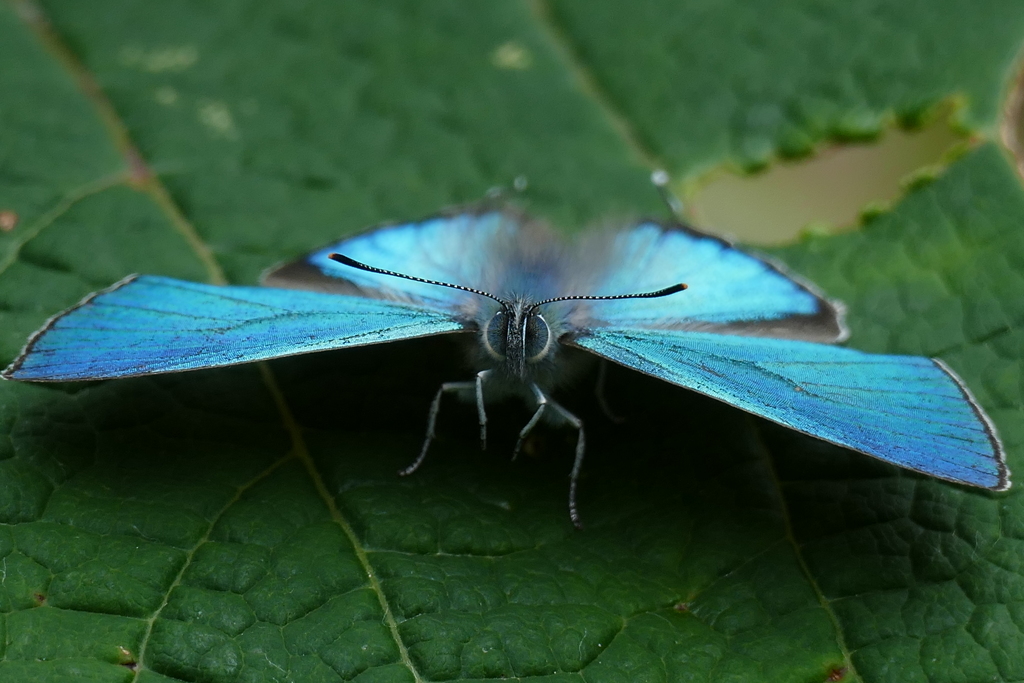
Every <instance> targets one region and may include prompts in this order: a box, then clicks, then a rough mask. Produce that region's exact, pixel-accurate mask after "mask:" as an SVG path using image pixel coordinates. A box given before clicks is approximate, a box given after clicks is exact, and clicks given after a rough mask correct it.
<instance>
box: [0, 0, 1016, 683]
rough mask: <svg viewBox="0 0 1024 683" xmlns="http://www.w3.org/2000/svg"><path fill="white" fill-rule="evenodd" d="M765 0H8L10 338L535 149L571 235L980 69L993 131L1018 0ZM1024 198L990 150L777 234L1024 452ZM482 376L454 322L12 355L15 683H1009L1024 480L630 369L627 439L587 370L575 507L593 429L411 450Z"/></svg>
mask: <svg viewBox="0 0 1024 683" xmlns="http://www.w3.org/2000/svg"><path fill="white" fill-rule="evenodd" d="M748 5H750V3H716V4H707V3H697V2H688V3H685V4H683V5H682V6H681V7H676V6H674V5H673V6H671V7H668V6H664V5H663V4H661V3H658V4H655V3H645V4H642V5H639V6H638V9H631V10H629V11H626V10H625V9H623V8H624V7H625V5H621V4H616V3H603V2H602V3H587V4H586V5H584V4H583V3H581V2H579V1H578V0H576V2H575V3H574V2H572V1H571V0H557V1H556V2H554V3H553V4H552V6H551V7H547V6H545V5H543V4H542V3H537V4H535V5H529V6H528V5H526V4H516V3H511V4H510V3H504V4H497V5H495V4H493V3H479V4H476V3H456V2H431V3H417V2H412V1H411V0H410V1H409V2H404V3H399V2H392V3H372V2H349V3H334V2H327V1H326V0H322V1H321V0H309V1H306V2H295V3H276V4H274V3H261V2H256V1H254V0H246V1H243V0H227V1H224V2H218V3H199V2H186V1H185V0H176V1H168V2H163V3H159V4H153V3H146V2H141V0H140V1H138V2H129V1H128V0H95V1H94V2H90V3H79V2H74V1H73V0H54V1H52V2H46V3H45V4H44V5H43V6H42V7H37V6H35V5H33V4H29V3H26V2H13V3H9V4H3V5H0V44H2V45H3V46H4V49H3V50H0V92H3V93H5V94H8V95H11V96H5V97H2V98H0V128H2V129H3V130H4V131H5V132H6V134H5V136H4V139H3V143H2V144H0V210H8V211H14V212H16V213H17V215H18V218H19V222H18V225H17V226H16V227H15V228H14V229H13V230H10V231H9V232H0V356H2V358H0V361H3V360H6V359H9V358H11V357H13V355H14V354H15V353H16V352H17V349H18V348H19V346H20V344H21V343H22V341H23V340H24V338H25V337H26V336H27V335H28V334H29V333H30V332H31V331H32V330H33V329H35V328H36V327H38V326H39V325H40V324H41V323H42V322H43V321H44V320H45V319H46V318H47V317H48V316H49V315H51V314H53V313H54V312H56V311H58V310H60V309H61V308H63V307H65V306H67V305H70V304H72V303H74V302H75V301H77V300H78V299H79V298H80V297H81V296H83V295H84V294H86V293H87V292H89V291H92V290H94V289H97V288H99V287H103V286H106V285H108V284H110V283H111V282H113V281H115V280H117V279H119V278H121V277H123V276H124V275H126V274H128V273H131V272H148V273H155V274H163V275H172V276H175V277H182V278H187V279H193V280H200V281H202V280H206V281H230V282H236V283H252V282H254V281H255V280H256V278H257V276H258V274H259V272H260V271H261V270H262V269H263V268H266V267H268V266H270V265H273V264H274V263H275V262H277V261H279V260H282V259H284V258H288V257H290V256H293V255H295V254H297V253H300V252H302V251H304V250H307V249H309V248H312V247H315V246H319V245H321V244H323V243H325V242H327V241H329V240H331V239H334V238H337V237H338V236H340V235H343V234H346V233H350V232H353V231H355V230H358V229H360V228H362V227H364V226H365V225H368V224H372V223H375V222H377V221H381V220H389V219H403V218H415V217H419V216H421V215H424V214H428V213H431V212H433V211H436V210H437V209H439V208H440V207H442V206H443V205H446V204H449V203H453V202H466V201H472V200H475V199H477V198H479V197H481V196H482V195H483V194H484V193H485V191H486V190H487V189H488V188H489V187H491V186H495V185H503V186H509V185H510V184H511V183H512V179H513V178H514V177H516V176H518V175H524V176H526V177H527V178H528V180H529V183H530V185H529V189H528V190H527V192H526V193H525V194H524V195H523V197H522V201H523V202H524V203H528V204H529V208H530V209H531V210H532V211H534V212H536V213H538V214H541V215H544V216H547V217H549V218H551V219H552V220H553V221H554V222H556V223H558V224H559V225H562V226H565V227H566V228H567V229H576V228H578V227H580V226H581V225H584V224H585V223H587V222H588V221H591V220H594V219H609V218H611V219H615V218H617V217H622V216H626V215H630V214H632V213H636V212H643V211H657V210H658V206H657V197H656V195H655V194H654V193H653V192H652V191H651V190H650V188H649V186H648V183H647V179H646V174H647V172H648V171H649V170H650V168H649V166H647V165H646V164H650V163H652V159H663V160H665V161H666V163H667V164H668V165H669V166H670V167H672V168H675V169H678V170H681V171H686V172H689V171H691V170H700V169H704V168H708V167H711V166H715V165H719V164H721V163H723V162H728V161H734V162H739V163H743V164H747V165H755V164H758V163H764V162H765V161H766V160H768V159H769V158H770V156H771V155H773V154H774V153H776V152H777V151H783V152H787V153H789V152H792V153H796V152H804V151H807V149H809V148H810V145H812V144H813V143H815V142H817V141H818V140H820V139H822V138H823V137H824V136H832V135H860V134H866V133H871V132H874V131H875V130H877V129H878V127H879V126H880V125H882V124H884V123H885V122H886V117H887V116H889V112H894V113H895V115H896V116H898V117H899V118H901V119H913V118H914V117H917V116H920V114H921V112H922V111H924V110H926V109H928V108H929V107H930V106H932V105H933V104H935V103H936V102H939V101H941V100H944V99H947V98H950V97H958V96H959V97H962V98H963V99H964V101H965V105H964V109H962V110H961V119H962V124H963V125H964V126H965V127H967V128H970V129H972V130H974V131H975V132H977V133H978V134H979V135H980V136H984V135H990V134H991V131H992V130H994V129H995V116H996V115H997V113H998V111H999V109H1000V101H999V98H1000V94H1001V92H1002V90H1003V89H1004V86H1005V82H1006V79H1007V73H1008V70H1009V68H1010V62H1011V60H1012V57H1013V55H1015V54H1016V53H1017V51H1018V50H1019V48H1020V43H1021V37H1022V36H1024V13H1022V12H1021V11H1020V10H1019V9H1017V8H1016V6H1015V5H1013V4H1012V3H995V2H993V3H989V4H988V5H987V6H986V7H983V8H981V9H974V7H975V6H974V5H972V6H971V8H970V9H968V8H967V7H966V5H961V4H960V3H954V2H944V3H942V4H941V6H937V5H936V4H935V3H929V4H927V5H926V4H924V3H921V4H914V3H911V4H906V3H904V4H899V3H897V4H885V5H883V4H878V5H875V4H873V3H867V2H858V3H846V4H844V5H842V6H840V5H837V4H835V3H811V2H803V3H795V2H794V3H783V4H782V5H781V6H780V8H779V9H778V12H779V17H778V19H777V20H773V21H766V20H765V18H764V17H763V16H761V15H759V14H758V12H761V11H764V10H758V9H754V8H753V7H752V6H749V7H748ZM936 7H937V8H936ZM701 18H703V19H702V21H697V19H701ZM730 26H732V27H733V28H731V29H730V28H729V27H730ZM680 27H682V28H680ZM684 30H685V31H686V33H685V34H684V33H683V32H682V31H684ZM611 37H614V39H612V38H611ZM605 38H607V40H605ZM730 41H731V42H730ZM804 45H806V46H807V49H806V50H800V49H799V46H804ZM879 46H883V47H885V49H884V50H883V49H879ZM723 102H726V104H727V105H728V106H725V105H723V104H722V103H723ZM811 105H813V106H811ZM722 107H724V108H722ZM695 111H696V112H697V114H694V113H693V112H695ZM780 111H781V112H789V113H788V114H787V115H786V116H782V115H780V114H778V112H780ZM716 112H717V113H716ZM773 117H774V118H773ZM638 141H643V142H642V143H641V142H638ZM794 141H795V142H794ZM686 179H687V177H686V176H683V180H684V181H685V180H686ZM1022 222H1024V193H1022V191H1021V187H1020V181H1019V178H1018V177H1017V175H1016V174H1015V172H1014V170H1013V168H1012V166H1011V165H1010V164H1009V163H1008V162H1007V160H1006V159H1004V158H1003V156H1002V153H1001V152H1000V150H999V149H998V148H997V147H996V146H995V145H993V144H987V145H985V144H983V145H981V146H980V147H979V148H977V149H975V150H974V151H972V152H969V153H967V154H966V155H965V156H963V157H962V158H960V159H958V160H957V161H955V162H954V163H952V165H951V166H950V167H949V168H948V169H947V170H946V171H945V172H944V173H943V174H942V175H941V176H940V177H939V178H938V179H937V180H936V181H935V182H934V183H931V184H928V185H919V186H917V187H915V188H913V189H912V190H911V191H909V192H908V194H907V196H906V197H905V199H904V200H903V201H902V202H901V203H900V204H899V205H898V206H896V207H895V208H894V210H893V211H892V212H890V213H888V214H884V215H880V216H877V217H875V218H873V219H872V220H870V221H868V222H867V223H866V224H865V225H864V226H862V227H861V229H860V230H858V231H856V232H853V233H850V234H847V235H845V236H841V237H833V238H820V239H814V240H810V241H808V242H806V243H803V244H800V245H798V246H793V247H789V248H786V249H782V250H779V251H778V252H777V256H779V257H780V258H783V259H784V260H786V261H787V262H789V263H790V264H792V265H793V266H794V267H795V268H797V269H798V270H799V271H800V272H802V273H804V274H806V275H808V276H809V277H811V278H812V279H814V280H816V281H817V282H819V283H820V284H821V285H822V286H823V287H824V288H825V289H826V290H827V291H828V292H829V294H830V295H832V296H836V297H839V298H842V299H844V300H845V301H846V302H847V304H848V305H849V307H850V312H851V316H850V317H851V325H852V327H853V331H854V336H853V338H852V339H851V342H850V343H851V345H853V346H855V347H857V348H862V349H865V350H871V351H890V352H901V353H923V354H929V355H937V356H939V357H941V358H943V359H944V360H946V361H947V362H948V363H949V364H950V365H952V366H953V367H954V368H955V369H956V370H957V371H958V372H959V373H961V375H962V376H963V377H964V378H965V379H966V380H967V382H968V384H969V385H970V386H971V387H972V389H973V390H974V391H975V393H976V394H977V396H978V398H979V399H980V401H981V402H982V403H983V404H984V406H985V407H986V409H987V410H988V411H989V412H990V414H991V415H992V417H993V419H994V420H995V421H996V423H997V426H998V427H999V429H1000V431H1001V433H1002V434H1003V436H1004V439H1005V441H1006V445H1007V447H1008V450H1009V453H1010V467H1011V469H1015V470H1016V471H1017V472H1024V427H1022V425H1024V420H1022V418H1024V408H1022V405H1024V396H1022V394H1024V384H1022V379H1021V378H1022V377H1024V368H1022V367H1021V358H1022V356H1024V353H1022V352H1024V337H1022V334H1024V330H1022V325H1024V300H1022V299H1021V297H1020V292H1021V291H1024V286H1022V285H1024V283H1022V282H1021V280H1022V275H1021V274H1022V273H1024V232H1022V231H1021V230H1020V227H1019V226H1020V225H1021V224H1022ZM466 372H467V369H466V367H465V366H464V365H463V363H462V362H461V353H460V349H459V348H458V347H457V345H455V344H453V343H451V342H450V341H449V340H445V339H434V340H418V341H412V342H400V343H396V344H391V345H385V346H382V347H368V348H363V349H353V350H349V351H346V352H338V353H325V354H317V355H314V356H308V357H302V358H294V359H287V360H282V361H277V362H274V363H271V364H269V365H268V366H266V367H259V366H243V367H238V368H231V369H224V370H218V371H207V372H197V373H187V374H181V375H168V376H163V377H158V378H143V379H137V380H125V381H115V382H107V383H92V384H75V385H66V386H50V387H39V386H31V385H24V384H16V383H10V382H8V383H3V384H0V648H2V650H0V679H3V680H12V681H23V680H24V681H36V680H40V681H50V680H52V681H64V680H71V679H74V680H86V681H103V682H107V681H131V680H138V681H141V682H144V683H158V682H164V683H166V682H168V681H313V682H317V681H342V680H358V681H360V682H363V683H366V682H371V681H372V682H376V681H416V680H422V681H425V680H460V681H472V680H487V679H494V678H502V677H505V678H526V677H533V678H542V679H543V680H546V681H581V680H586V681H602V682H603V681H716V682H718V681H752V680H756V681H808V682H809V681H825V680H838V679H840V678H841V679H843V680H852V679H856V678H860V679H863V680H866V681H894V682H895V681H930V682H932V681H982V680H986V681H988V680H1021V679H1024V655H1022V653H1024V607H1022V606H1024V503H1022V501H1024V498H1021V496H1020V495H1019V493H1018V492H1016V491H1015V490H1014V491H1011V492H1010V493H1007V494H988V493H985V492H979V491H975V490H967V489H964V488H962V487H956V486H952V485H949V484H944V483H940V482H937V481H933V480H930V479H927V478H925V477H920V476H917V475H913V474H909V473H906V472H902V471H899V470H897V469H895V468H892V467H889V466H886V465H883V464H881V463H878V462H876V461H873V460H870V459H869V458H866V457H864V456H861V455H857V454H852V453H849V452H846V451H843V450H842V449H839V448H835V447H832V446H828V445H825V444H822V443H820V442H817V441H814V440H812V439H808V438H805V437H802V436H800V435H797V434H794V433H791V432H787V431H785V430H783V429H781V428H776V427H773V426H770V425H767V424H765V423H763V422H761V421H759V420H757V419H754V418H751V417H748V416H746V415H744V414H741V413H739V412H737V411H734V410H731V409H729V408H727V407H724V406H721V405H718V404H716V403H713V402H711V401H708V400H705V399H702V398H700V397H698V396H695V395H692V394H689V393H688V392H685V391H682V390H678V389H675V388H672V387H669V386H666V385H662V384H659V383H658V382H655V381H652V380H648V379H646V378H642V377H638V376H636V375H633V374H630V373H628V372H626V371H625V370H614V369H613V370H612V372H611V373H610V377H609V384H610V388H611V390H612V391H611V394H612V401H613V403H614V405H615V406H616V407H617V408H619V409H620V410H621V411H622V412H624V413H626V414H627V415H628V417H629V420H628V421H627V422H626V423H625V424H624V425H613V424H609V423H608V422H607V421H606V420H604V419H603V418H602V417H601V415H600V411H599V410H597V407H596V406H595V402H594V401H593V400H591V399H590V397H589V396H590V387H589V385H588V382H590V381H592V379H593V378H592V377H588V378H586V380H585V381H583V382H581V384H580V386H579V387H577V390H576V391H575V392H567V393H566V395H565V400H566V403H567V404H568V405H569V407H570V408H571V409H573V410H574V411H577V412H579V414H580V415H581V416H582V417H583V418H584V420H585V422H586V423H587V426H588V437H589V441H590V443H591V448H590V452H589V456H588V463H587V466H586V469H585V476H584V480H583V482H582V489H581V500H580V504H581V510H582V513H583V514H584V517H585V521H586V523H587V529H586V530H585V531H584V532H582V533H581V532H576V531H574V530H573V529H572V527H571V525H570V524H569V521H568V514H567V510H566V495H567V473H568V468H569V464H570V458H571V451H572V434H570V433H566V432H563V431H560V430H554V429H552V430H547V431H544V432H543V433H541V434H539V435H538V437H537V438H536V439H535V440H533V441H532V442H530V444H529V448H528V449H527V450H528V451H529V453H528V454H529V455H531V456H533V457H523V458H520V461H519V462H515V463H510V462H508V458H507V455H508V454H509V453H510V452H511V446H512V444H513V443H514V436H515V433H516V431H517V430H518V429H519V428H520V427H521V426H522V424H523V421H524V420H525V419H526V418H527V417H528V413H527V412H526V411H525V409H524V408H523V407H521V406H518V405H516V404H514V403H510V404H508V405H503V406H495V407H494V408H493V409H492V410H491V418H492V421H493V424H492V431H493V434H492V443H491V447H490V450H489V451H488V452H487V453H484V454H481V453H480V452H479V451H478V450H477V447H476V444H475V442H474V440H473V437H474V433H475V424H474V415H473V411H472V410H471V409H469V408H468V407H466V406H459V405H457V404H453V405H447V404H446V406H445V409H444V412H443V413H442V419H441V424H440V432H441V437H440V438H439V440H438V442H437V443H436V445H435V447H434V449H433V451H432V453H431V457H430V459H429V460H428V461H427V463H426V464H425V466H424V467H423V468H422V469H421V471H420V472H418V473H417V474H416V475H415V476H413V477H408V478H399V477H397V475H396V474H395V471H396V470H397V469H398V468H400V467H402V466H404V465H406V464H407V463H408V462H409V460H410V459H411V457H412V456H413V454H414V453H415V452H416V450H417V448H418V446H419V440H420V438H421V437H422V428H423V423H424V419H425V409H426V407H427V404H428V402H429V400H430V398H431V396H432V395H433V392H434V391H435V390H436V387H437V385H438V384H439V383H440V382H442V381H446V380H451V379H456V378H462V377H464V376H465V375H466Z"/></svg>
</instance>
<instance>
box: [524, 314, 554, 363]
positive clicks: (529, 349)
mask: <svg viewBox="0 0 1024 683" xmlns="http://www.w3.org/2000/svg"><path fill="white" fill-rule="evenodd" d="M550 350H551V328H550V327H548V323H547V321H546V320H544V317H543V316H542V315H540V314H539V313H538V314H536V315H531V316H530V319H529V320H527V321H526V360H527V361H528V362H530V363H536V362H537V361H539V360H543V358H544V357H545V356H547V355H548V352H549V351H550Z"/></svg>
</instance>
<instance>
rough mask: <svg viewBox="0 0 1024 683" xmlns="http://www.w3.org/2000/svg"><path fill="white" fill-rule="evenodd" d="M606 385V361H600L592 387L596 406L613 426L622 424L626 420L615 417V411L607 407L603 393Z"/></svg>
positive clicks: (604, 393)
mask: <svg viewBox="0 0 1024 683" xmlns="http://www.w3.org/2000/svg"><path fill="white" fill-rule="evenodd" d="M607 383H608V361H606V360H604V359H602V360H601V362H600V365H598V366H597V384H596V385H595V386H594V395H595V396H596V398H597V405H599V406H600V407H601V412H602V413H604V416H605V417H607V418H608V419H609V420H611V421H612V422H614V423H615V424H622V423H623V422H625V421H626V418H624V417H622V416H621V415H617V414H616V413H615V411H613V410H612V409H611V406H609V405H608V395H607V393H606V392H605V386H606V385H607Z"/></svg>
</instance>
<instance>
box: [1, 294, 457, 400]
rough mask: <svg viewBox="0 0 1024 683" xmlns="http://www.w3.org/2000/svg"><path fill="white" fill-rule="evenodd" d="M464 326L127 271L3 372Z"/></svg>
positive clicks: (187, 360)
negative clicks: (130, 274) (127, 273)
mask: <svg viewBox="0 0 1024 683" xmlns="http://www.w3.org/2000/svg"><path fill="white" fill-rule="evenodd" d="M463 329H464V325H463V323H462V322H460V321H459V319H458V318H457V317H456V316H454V315H452V314H449V313H445V312H443V311H435V310H430V309H428V308H424V307H422V306H415V305H409V304H404V303H396V302H390V301H381V300H376V299H366V298H361V297H354V296H344V295H338V294H321V293H317V292H302V291H295V290H283V289H269V288H265V287H218V286H215V285H204V284H198V283H194V282H185V281H182V280H174V279H171V278H166V277H155V276H149V275H145V276H132V277H130V278H127V279H125V280H122V281H121V282H119V283H117V284H116V285H114V286H113V287H110V288H109V289H106V290H103V291H101V292H98V293H96V294H93V295H90V296H89V297H87V298H86V299H85V300H83V301H82V302H81V303H79V304H78V305H77V306H75V307H74V308H71V309H69V310H67V311H65V312H63V313H61V314H59V315H57V316H55V317H54V318H52V319H51V320H50V321H49V322H48V323H47V324H46V326H44V327H43V328H42V329H41V330H40V331H38V332H37V333H36V334H34V335H33V336H32V338H31V339H29V342H28V344H27V345H26V346H25V349H24V350H23V351H22V353H21V355H20V356H19V357H18V358H17V359H16V360H15V361H14V362H13V363H12V364H11V365H10V366H9V367H8V368H7V369H6V370H4V371H3V377H4V378H5V379H15V380H28V381H37V382H47V381H52V382H58V381H60V382H63V381H69V380H87V379H109V378H113V377H131V376H136V375H150V374H155V373H162V372H178V371H182V370H196V369H199V368H211V367H217V366H223V365H234V364H236V363H248V362H251V361H258V360H266V359H268V358H277V357H280V356H291V355H295V354H300V353H309V352H311V351H323V350H326V349H339V348H345V347H349V346H363V345H366V344H378V343H382V342H389V341H396V340H399V339H409V338H413V337H425V336H429V335H435V334H444V333H449V332H459V331H462V330H463Z"/></svg>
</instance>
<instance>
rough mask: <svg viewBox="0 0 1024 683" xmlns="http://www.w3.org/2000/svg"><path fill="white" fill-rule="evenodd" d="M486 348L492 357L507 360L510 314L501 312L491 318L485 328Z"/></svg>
mask: <svg viewBox="0 0 1024 683" xmlns="http://www.w3.org/2000/svg"><path fill="white" fill-rule="evenodd" d="M483 337H484V348H486V349H487V353H488V354H490V355H491V357H493V358H495V359H497V360H505V355H506V348H507V347H508V314H507V313H506V312H505V311H504V310H500V311H498V312H497V313H495V314H494V315H493V316H491V319H490V320H488V321H487V325H486V326H485V327H484V334H483Z"/></svg>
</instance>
